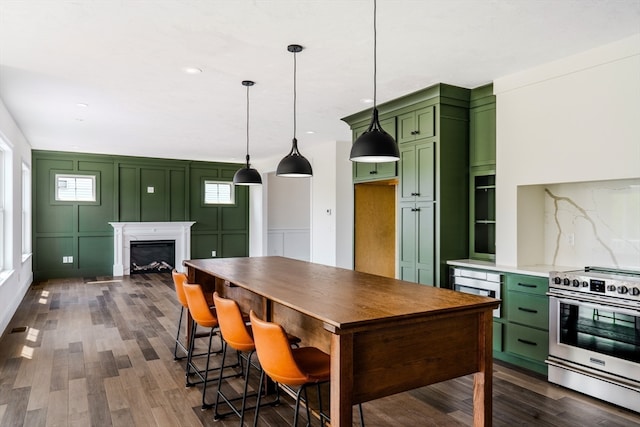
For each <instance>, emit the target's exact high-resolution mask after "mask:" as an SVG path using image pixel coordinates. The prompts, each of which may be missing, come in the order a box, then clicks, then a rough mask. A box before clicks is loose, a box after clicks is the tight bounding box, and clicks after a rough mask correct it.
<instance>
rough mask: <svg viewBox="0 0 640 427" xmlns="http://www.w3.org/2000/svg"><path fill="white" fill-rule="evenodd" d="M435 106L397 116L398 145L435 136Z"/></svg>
mask: <svg viewBox="0 0 640 427" xmlns="http://www.w3.org/2000/svg"><path fill="white" fill-rule="evenodd" d="M435 129H436V128H435V106H433V105H430V106H428V107H425V108H420V109H418V110H416V111H411V112H409V113H406V114H402V115H400V116H398V143H399V144H404V143H406V142H413V141H416V140H418V139H422V138H429V137H432V136H435V134H436V132H435Z"/></svg>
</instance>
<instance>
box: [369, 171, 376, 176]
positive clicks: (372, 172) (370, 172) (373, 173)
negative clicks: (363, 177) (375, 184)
mask: <svg viewBox="0 0 640 427" xmlns="http://www.w3.org/2000/svg"><path fill="white" fill-rule="evenodd" d="M377 173H378V171H369V174H371V175H375V174H377Z"/></svg>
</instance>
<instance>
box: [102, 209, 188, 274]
mask: <svg viewBox="0 0 640 427" xmlns="http://www.w3.org/2000/svg"><path fill="white" fill-rule="evenodd" d="M109 224H111V226H112V227H113V275H114V276H127V275H129V274H130V273H131V271H130V270H131V242H138V241H150V240H174V241H175V242H176V244H175V250H176V262H175V268H176V270H178V271H183V268H182V262H183V261H184V260H187V259H189V258H190V257H191V226H192V225H193V224H195V221H186V222H178V221H175V222H173V221H172V222H110V223H109Z"/></svg>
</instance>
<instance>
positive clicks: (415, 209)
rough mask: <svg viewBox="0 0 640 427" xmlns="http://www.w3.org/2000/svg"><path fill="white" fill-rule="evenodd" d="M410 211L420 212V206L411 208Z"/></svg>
mask: <svg viewBox="0 0 640 427" xmlns="http://www.w3.org/2000/svg"><path fill="white" fill-rule="evenodd" d="M411 212H420V208H411Z"/></svg>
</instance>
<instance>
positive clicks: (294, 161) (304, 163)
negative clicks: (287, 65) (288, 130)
mask: <svg viewBox="0 0 640 427" xmlns="http://www.w3.org/2000/svg"><path fill="white" fill-rule="evenodd" d="M302 49H303V48H302V46H300V45H298V44H291V45H289V46H287V50H288V51H289V52H291V53H293V140H292V141H291V151H289V154H287V155H286V156H284V158H283V159H282V160H280V163H278V167H277V169H276V175H277V176H282V177H286V178H307V177H310V176H313V170H312V169H311V163H309V161H308V160H307V159H306V158H305V157H304V156H303V155H302V154H300V151H298V140H297V139H296V53H298V52H301V51H302Z"/></svg>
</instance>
